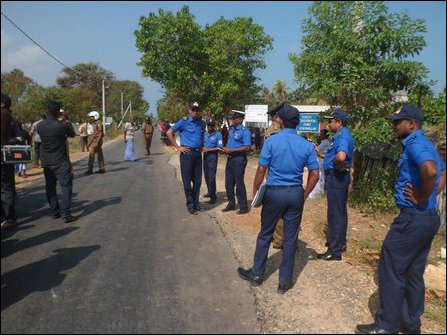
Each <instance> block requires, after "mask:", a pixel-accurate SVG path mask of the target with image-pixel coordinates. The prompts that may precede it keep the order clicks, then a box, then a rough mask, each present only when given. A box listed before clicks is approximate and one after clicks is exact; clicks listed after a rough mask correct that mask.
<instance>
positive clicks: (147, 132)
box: [141, 116, 154, 156]
mask: <svg viewBox="0 0 447 335" xmlns="http://www.w3.org/2000/svg"><path fill="white" fill-rule="evenodd" d="M141 131H142V132H143V136H144V149H145V150H146V156H149V155H150V154H151V143H152V135H153V133H154V126H153V125H152V123H151V119H150V118H149V116H147V117H146V119H145V120H144V122H143V126H142V127H141Z"/></svg>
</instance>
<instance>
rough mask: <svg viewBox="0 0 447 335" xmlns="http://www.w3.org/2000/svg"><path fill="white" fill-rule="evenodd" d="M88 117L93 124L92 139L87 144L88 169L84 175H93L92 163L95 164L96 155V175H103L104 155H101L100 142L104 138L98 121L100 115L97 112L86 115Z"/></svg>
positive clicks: (100, 123) (104, 170)
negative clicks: (96, 156)
mask: <svg viewBox="0 0 447 335" xmlns="http://www.w3.org/2000/svg"><path fill="white" fill-rule="evenodd" d="M88 116H90V118H91V119H92V123H93V137H92V139H91V140H90V143H89V144H88V147H89V148H90V154H89V156H88V169H87V171H85V174H92V173H93V163H94V162H95V154H98V168H99V170H98V171H96V173H105V172H106V169H105V164H104V155H103V154H102V141H103V137H104V131H103V127H102V122H101V121H100V120H99V118H100V115H99V113H98V112H97V111H93V112H90V113H88Z"/></svg>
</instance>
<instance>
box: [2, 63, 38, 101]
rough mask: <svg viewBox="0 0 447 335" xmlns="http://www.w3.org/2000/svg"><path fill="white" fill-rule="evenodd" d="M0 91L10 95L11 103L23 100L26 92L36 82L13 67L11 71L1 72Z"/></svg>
mask: <svg viewBox="0 0 447 335" xmlns="http://www.w3.org/2000/svg"><path fill="white" fill-rule="evenodd" d="M1 83H2V92H3V93H5V94H8V95H9V96H10V97H11V100H12V103H13V104H17V103H18V102H19V101H23V97H24V96H25V95H26V92H27V91H28V90H29V89H30V88H31V87H33V86H35V85H36V83H35V82H34V81H33V80H32V79H31V78H29V77H27V76H25V73H24V72H23V71H22V70H19V69H14V70H12V71H11V72H2V82H1Z"/></svg>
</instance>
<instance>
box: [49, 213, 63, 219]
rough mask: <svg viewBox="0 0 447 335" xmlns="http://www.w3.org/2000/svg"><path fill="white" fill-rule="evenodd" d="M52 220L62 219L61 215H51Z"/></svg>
mask: <svg viewBox="0 0 447 335" xmlns="http://www.w3.org/2000/svg"><path fill="white" fill-rule="evenodd" d="M51 218H52V219H54V220H56V219H60V218H61V213H57V214H53V215H51Z"/></svg>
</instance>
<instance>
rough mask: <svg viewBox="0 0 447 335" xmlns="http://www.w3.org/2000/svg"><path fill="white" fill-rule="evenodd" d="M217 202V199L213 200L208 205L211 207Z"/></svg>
mask: <svg viewBox="0 0 447 335" xmlns="http://www.w3.org/2000/svg"><path fill="white" fill-rule="evenodd" d="M216 202H217V199H211V200H210V201H208V203H209V204H210V205H214V204H215V203H216Z"/></svg>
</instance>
